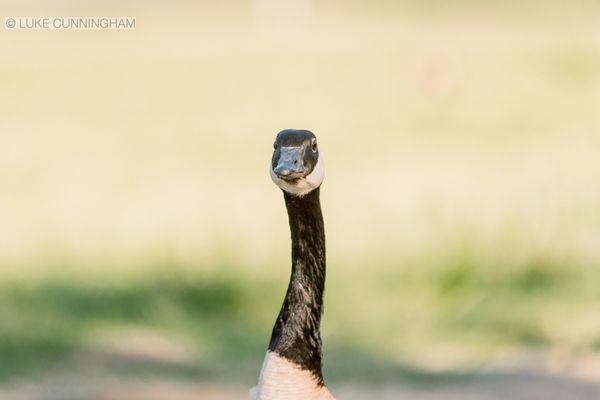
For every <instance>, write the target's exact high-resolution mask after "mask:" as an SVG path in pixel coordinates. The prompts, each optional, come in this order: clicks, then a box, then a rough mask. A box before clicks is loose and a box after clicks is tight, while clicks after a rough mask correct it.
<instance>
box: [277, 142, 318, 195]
mask: <svg viewBox="0 0 600 400" xmlns="http://www.w3.org/2000/svg"><path fill="white" fill-rule="evenodd" d="M269 174H270V175H271V180H272V181H273V183H275V184H276V185H277V186H279V187H280V188H281V189H283V190H285V191H286V192H288V193H289V194H293V195H294V196H298V197H302V196H304V195H306V194H308V193H310V192H312V191H313V190H315V189H316V188H318V187H319V186H321V183H323V179H324V178H325V163H324V162H323V155H322V154H321V152H319V159H318V160H317V164H316V165H315V167H314V168H313V170H312V172H311V173H310V174H308V175H306V176H305V177H304V178H300V179H298V180H296V181H294V182H288V181H286V180H284V179H281V178H280V177H278V176H277V175H276V174H275V172H273V167H272V166H269Z"/></svg>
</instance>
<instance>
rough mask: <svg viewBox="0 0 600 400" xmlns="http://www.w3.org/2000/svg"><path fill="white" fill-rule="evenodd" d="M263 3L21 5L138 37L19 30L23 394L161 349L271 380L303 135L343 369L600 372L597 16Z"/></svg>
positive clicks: (15, 137)
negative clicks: (318, 187) (107, 24)
mask: <svg viewBox="0 0 600 400" xmlns="http://www.w3.org/2000/svg"><path fill="white" fill-rule="evenodd" d="M240 4H241V3H236V2H232V3H228V4H227V5H223V6H218V5H207V4H201V5H196V4H193V3H190V2H177V3H175V4H174V5H173V6H170V7H166V6H162V5H158V3H157V4H152V5H149V6H147V7H144V9H143V10H142V9H141V7H139V4H138V3H136V2H131V3H127V4H122V5H117V4H114V3H112V2H109V3H107V4H104V3H89V4H87V5H75V4H73V3H71V2H64V3H61V2H58V3H57V4H55V5H53V6H52V7H51V9H49V8H47V7H50V6H48V5H42V4H39V3H37V2H34V1H31V2H22V1H19V2H7V4H6V15H27V13H30V14H32V15H39V14H41V13H43V12H44V10H46V11H48V14H49V15H58V14H59V13H60V12H63V13H64V14H65V15H66V14H68V15H76V14H79V15H87V13H92V12H93V13H94V14H98V15H115V14H119V13H120V14H122V15H136V16H137V17H138V19H139V25H138V28H137V29H136V31H135V32H128V33H123V32H8V31H4V32H2V35H0V44H1V45H2V49H3V51H2V52H1V53H0V84H1V85H2V88H3V95H2V96H0V135H2V139H3V146H0V180H1V182H2V185H0V198H1V202H0V211H1V212H0V224H1V225H2V227H3V229H2V230H0V277H1V280H2V282H1V283H0V299H1V301H0V321H1V323H0V376H1V377H2V379H10V378H11V377H14V376H16V375H27V374H42V373H43V372H44V370H45V368H47V367H48V366H51V365H59V364H60V363H61V361H63V360H65V359H68V358H70V357H77V355H78V354H82V353H85V352H89V351H106V352H109V353H117V354H120V353H126V354H128V353H127V350H128V348H129V347H136V346H137V345H135V346H134V344H135V342H136V340H138V339H139V338H141V339H140V340H142V344H141V345H139V346H141V347H145V348H147V349H146V350H149V349H152V348H153V347H155V346H157V345H156V343H155V341H156V340H158V339H148V340H149V342H148V343H146V342H144V340H143V338H144V337H145V335H146V334H148V335H150V336H152V335H154V336H158V337H159V338H163V339H164V340H165V341H167V342H168V343H170V345H166V350H164V352H165V354H162V355H160V356H159V357H158V359H159V360H160V359H161V357H163V356H164V357H166V358H167V359H169V357H170V356H172V355H173V354H175V355H178V354H180V353H184V354H187V355H188V357H189V358H186V357H183V358H182V361H181V362H174V363H173V365H171V364H169V363H168V362H167V363H166V366H164V365H163V364H161V363H160V362H156V363H154V364H152V365H151V366H149V367H148V368H150V369H152V368H157V369H158V370H162V369H161V368H163V367H164V368H166V369H167V370H169V368H171V369H173V370H174V373H175V374H179V373H182V374H184V375H186V374H188V375H193V376H201V377H210V378H211V379H213V378H214V377H216V376H231V375H228V374H234V372H232V371H233V370H236V368H231V367H232V366H238V365H243V366H245V367H244V368H241V367H240V369H241V370H242V372H240V373H239V376H236V379H246V380H248V381H250V379H248V376H250V375H252V377H253V379H254V378H255V376H254V375H255V374H256V371H258V367H259V365H260V358H261V357H262V355H263V353H264V350H265V348H266V344H267V340H268V338H269V334H270V329H271V326H272V323H273V320H274V318H275V316H276V314H277V311H278V309H279V307H280V304H281V300H282V298H283V295H284V292H285V287H286V283H287V277H288V274H289V260H288V258H289V234H288V230H287V229H288V228H287V225H286V221H287V219H286V216H285V210H284V206H283V201H282V199H281V194H280V193H279V192H278V190H277V189H276V188H275V187H274V186H273V185H272V184H271V182H270V180H269V178H268V174H267V172H266V166H267V164H268V161H269V158H270V151H271V143H272V138H273V136H274V134H275V133H276V132H277V131H278V130H280V129H283V128H288V127H297V128H299V127H302V128H308V129H313V130H314V131H315V132H316V133H317V135H318V137H319V140H320V143H321V148H322V150H323V153H324V155H325V157H326V164H327V177H326V181H325V184H324V187H323V191H322V196H323V208H324V213H325V218H326V221H325V222H326V227H327V237H328V257H329V258H328V261H329V270H328V284H327V285H328V286H327V297H326V315H325V319H324V326H323V334H324V337H325V340H324V341H325V345H326V346H327V348H326V353H325V354H326V357H328V358H327V359H326V374H330V375H331V376H332V377H337V378H336V379H340V380H344V379H350V377H353V376H354V375H356V374H358V375H361V376H364V377H369V378H368V379H366V380H369V379H370V380H376V377H377V376H382V375H383V376H386V377H389V376H390V375H387V374H384V373H383V372H382V371H383V370H385V369H386V368H388V367H389V368H390V370H391V371H397V370H396V369H394V368H391V366H393V365H403V364H402V363H408V364H409V365H416V366H423V367H427V368H434V369H435V368H443V367H452V368H453V367H460V366H473V365H478V364H479V363H481V362H484V361H486V360H491V359H495V358H500V359H502V358H504V357H510V356H512V355H513V354H515V353H516V354H521V353H527V352H530V351H540V352H547V351H552V350H553V349H556V348H567V349H568V352H569V354H580V353H587V352H598V349H599V348H600V346H599V345H598V343H600V319H599V317H598V315H600V313H599V311H600V309H599V308H598V304H600V303H599V300H600V299H599V296H600V290H599V288H598V285H600V284H599V283H598V282H600V279H599V278H600V272H598V271H599V270H598V268H597V267H598V265H599V264H600V251H599V250H598V249H599V248H600V234H599V232H600V186H598V184H597V182H598V179H599V177H600V113H599V112H598V104H600V74H598V72H597V71H600V42H599V41H598V37H600V36H599V29H600V28H599V27H600V26H599V25H598V24H597V18H596V15H597V12H598V3H597V2H594V1H582V2H576V3H568V4H567V3H564V2H543V3H542V2H538V1H531V2H524V3H522V4H520V7H518V9H517V7H514V8H513V7H512V5H510V6H508V5H505V4H504V3H502V4H501V3H500V2H478V3H477V4H476V5H475V4H474V3H472V2H467V1H464V2H460V4H459V5H455V6H452V7H451V6H445V5H441V4H439V2H426V3H421V2H419V3H418V4H417V3H416V2H411V1H406V2H380V3H369V4H367V3H363V2H352V3H344V4H342V3H339V2H332V3H319V5H316V6H315V8H314V11H313V16H312V17H311V19H310V20H309V21H308V22H307V21H305V22H302V23H295V22H294V20H293V18H292V19H290V18H288V17H286V16H285V15H275V16H269V15H255V14H254V13H256V11H252V7H251V6H250V5H249V3H243V4H242V5H240ZM117 11H118V12H117ZM148 332H149V333H148ZM158 342H160V343H162V342H161V340H158ZM158 347H159V348H160V347H161V346H158ZM136 348H137V347H136ZM140 351H141V352H142V353H144V351H142V350H140ZM171 353H173V354H171ZM170 354H171V355H170ZM134 358H135V357H134ZM175 358H177V357H175ZM348 360H356V363H354V364H355V365H353V368H354V369H351V368H348V365H352V362H350V361H348ZM161 362H162V361H161ZM328 363H329V364H328ZM327 365H329V366H330V367H327ZM136 368H137V369H138V370H139V369H142V370H143V368H144V363H139V365H137V367H136ZM245 368H247V369H245ZM400 369H401V370H403V371H404V370H406V373H407V374H409V375H410V368H406V369H405V368H400ZM125 370H126V368H125ZM353 371H354V372H353ZM356 371H359V372H356ZM148 373H151V371H150V372H148ZM352 379H354V378H352Z"/></svg>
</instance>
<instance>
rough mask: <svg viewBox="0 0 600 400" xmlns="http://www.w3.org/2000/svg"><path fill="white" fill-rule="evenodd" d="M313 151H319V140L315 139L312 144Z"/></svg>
mask: <svg viewBox="0 0 600 400" xmlns="http://www.w3.org/2000/svg"><path fill="white" fill-rule="evenodd" d="M310 148H311V149H312V151H313V152H315V153H316V152H317V141H316V140H314V139H313V141H312V144H311V146H310Z"/></svg>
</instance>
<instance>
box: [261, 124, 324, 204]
mask: <svg viewBox="0 0 600 400" xmlns="http://www.w3.org/2000/svg"><path fill="white" fill-rule="evenodd" d="M273 147H274V150H273V158H272V159H271V166H270V168H269V171H270V175H271V179H272V180H273V182H274V183H275V184H276V185H277V186H279V188H281V189H282V190H284V191H286V192H288V193H290V194H292V195H294V196H300V197H301V196H304V195H306V194H308V193H310V192H311V191H313V190H314V189H316V188H318V187H319V186H320V185H321V183H322V182H323V178H324V176H325V168H324V164H323V157H322V156H321V154H320V152H319V147H318V145H317V138H316V136H315V135H314V133H312V132H310V131H307V130H302V129H286V130H283V131H281V132H279V133H278V134H277V137H276V138H275V143H273Z"/></svg>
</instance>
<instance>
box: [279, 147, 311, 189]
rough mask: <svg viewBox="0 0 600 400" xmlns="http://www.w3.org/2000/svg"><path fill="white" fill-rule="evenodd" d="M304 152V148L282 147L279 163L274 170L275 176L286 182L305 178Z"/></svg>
mask: <svg viewBox="0 0 600 400" xmlns="http://www.w3.org/2000/svg"><path fill="white" fill-rule="evenodd" d="M302 150H303V148H302V147H282V148H281V149H280V150H279V151H280V155H279V161H278V162H277V165H276V166H275V168H273V172H274V173H275V175H277V176H278V177H279V178H281V179H284V180H286V181H289V180H293V179H298V178H302V177H303V176H304V162H303V159H302V153H303V151H302Z"/></svg>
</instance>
